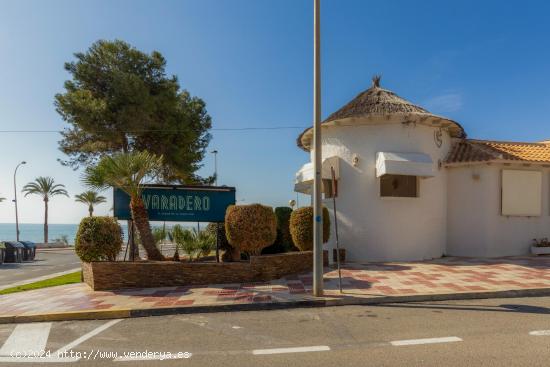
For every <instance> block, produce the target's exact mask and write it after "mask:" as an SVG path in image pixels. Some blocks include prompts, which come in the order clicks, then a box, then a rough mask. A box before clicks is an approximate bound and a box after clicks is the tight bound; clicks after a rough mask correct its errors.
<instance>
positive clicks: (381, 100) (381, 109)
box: [298, 76, 466, 151]
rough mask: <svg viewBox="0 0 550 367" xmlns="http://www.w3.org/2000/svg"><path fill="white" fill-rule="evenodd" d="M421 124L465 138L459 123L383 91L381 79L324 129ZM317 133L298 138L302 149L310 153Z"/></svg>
mask: <svg viewBox="0 0 550 367" xmlns="http://www.w3.org/2000/svg"><path fill="white" fill-rule="evenodd" d="M375 122H376V123H380V122H384V123H396V122H401V123H411V122H412V123H420V124H425V125H429V126H436V127H447V128H449V131H450V133H451V136H453V137H459V138H462V137H465V136H466V134H465V133H464V129H463V128H462V126H460V124H458V123H457V122H455V121H453V120H450V119H447V118H445V117H441V116H437V115H434V114H431V113H430V112H429V111H427V110H426V109H424V108H422V107H420V106H417V105H415V104H413V103H411V102H409V101H407V100H405V99H403V98H401V97H399V96H398V95H397V94H395V93H394V92H392V91H390V90H387V89H383V88H381V87H380V76H375V77H373V79H372V86H371V87H370V88H369V89H367V90H366V91H364V92H361V93H359V95H357V97H355V98H354V99H353V100H351V101H350V102H349V103H348V104H346V105H345V106H344V107H342V108H340V109H339V110H338V111H336V112H334V113H332V114H331V115H330V116H329V117H328V118H327V119H326V120H325V121H323V122H322V124H324V125H329V124H332V125H342V126H345V125H350V126H352V125H361V124H369V123H375ZM312 136H313V129H312V128H308V129H306V130H305V131H304V132H302V134H300V136H299V137H298V146H299V147H300V148H302V149H304V150H306V151H308V150H310V144H311V141H312Z"/></svg>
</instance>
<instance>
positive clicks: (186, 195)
mask: <svg viewBox="0 0 550 367" xmlns="http://www.w3.org/2000/svg"><path fill="white" fill-rule="evenodd" d="M141 196H142V199H143V203H144V204H145V209H147V213H148V214H149V220H151V221H159V222H163V221H167V222H223V221H224V219H225V210H226V209H227V207H228V206H229V205H233V204H235V188H234V187H226V186H221V187H215V186H182V185H147V186H145V188H144V189H143V193H142V195H141ZM113 210H114V216H115V217H116V218H117V219H121V220H127V219H132V216H131V213H130V197H129V196H128V194H126V193H125V192H124V191H122V190H120V189H117V188H115V189H114V199H113Z"/></svg>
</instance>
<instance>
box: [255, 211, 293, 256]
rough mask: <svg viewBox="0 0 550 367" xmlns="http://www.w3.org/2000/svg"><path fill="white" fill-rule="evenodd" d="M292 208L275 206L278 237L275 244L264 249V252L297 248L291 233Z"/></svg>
mask: <svg viewBox="0 0 550 367" xmlns="http://www.w3.org/2000/svg"><path fill="white" fill-rule="evenodd" d="M291 213H292V209H291V208H289V207H288V206H279V207H277V208H275V217H276V218H277V238H276V239H275V242H274V243H273V245H271V246H268V247H266V248H264V249H263V250H262V254H279V253H282V252H289V251H295V250H297V248H296V247H295V246H294V242H292V236H291V235H290V228H289V225H290V214H291Z"/></svg>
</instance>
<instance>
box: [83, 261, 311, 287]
mask: <svg viewBox="0 0 550 367" xmlns="http://www.w3.org/2000/svg"><path fill="white" fill-rule="evenodd" d="M312 264H313V253H312V252H311V251H303V252H288V253H283V254H275V255H263V256H251V257H250V261H248V262H229V263H214V262H213V263H207V262H203V263H201V262H171V261H136V262H121V261H117V262H111V261H98V262H83V263H82V272H83V275H84V282H85V283H86V284H88V285H89V286H90V287H91V288H92V289H93V290H112V289H122V288H151V287H171V286H188V285H206V284H223V283H247V282H262V281H268V280H273V279H278V278H282V277H284V276H286V275H292V274H297V273H301V272H304V271H308V270H311V269H312Z"/></svg>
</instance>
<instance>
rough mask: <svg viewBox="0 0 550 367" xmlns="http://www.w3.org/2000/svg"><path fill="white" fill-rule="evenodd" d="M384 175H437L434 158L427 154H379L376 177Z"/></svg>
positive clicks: (377, 155) (377, 156)
mask: <svg viewBox="0 0 550 367" xmlns="http://www.w3.org/2000/svg"><path fill="white" fill-rule="evenodd" d="M384 175H406V176H419V177H433V176H435V173H434V167H433V161H432V158H431V157H430V156H429V155H427V154H424V153H394V152H378V153H377V154H376V177H380V176H384Z"/></svg>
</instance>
